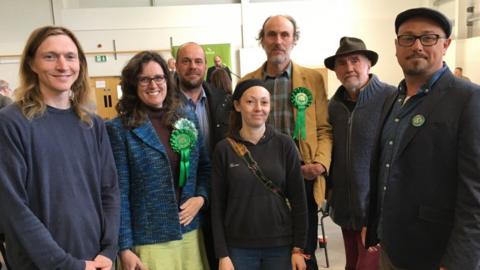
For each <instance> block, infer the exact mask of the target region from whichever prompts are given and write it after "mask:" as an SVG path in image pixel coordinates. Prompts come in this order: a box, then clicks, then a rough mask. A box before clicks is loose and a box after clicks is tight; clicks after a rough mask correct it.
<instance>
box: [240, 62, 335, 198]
mask: <svg viewBox="0 0 480 270" xmlns="http://www.w3.org/2000/svg"><path fill="white" fill-rule="evenodd" d="M264 66H265V64H264V65H262V66H261V67H260V68H259V69H257V70H255V71H254V72H251V73H249V74H247V75H245V76H244V77H243V78H242V79H241V81H243V80H247V79H253V78H255V79H260V80H263V71H264ZM292 87H293V89H295V88H297V87H305V88H307V89H309V90H310V91H311V92H312V95H313V103H312V105H310V106H309V107H308V108H307V110H306V113H305V121H306V131H307V137H306V140H300V141H299V147H300V155H301V158H302V160H303V162H304V163H305V164H311V163H320V164H322V165H323V166H325V168H326V169H327V172H328V170H329V169H330V161H331V154H332V127H331V126H330V124H329V123H328V100H327V92H326V89H325V84H324V82H323V77H322V75H321V74H320V72H318V71H316V70H314V69H310V68H305V67H302V66H299V65H297V64H295V63H293V62H292ZM293 114H294V117H295V119H296V117H297V110H296V109H293ZM325 189H326V184H325V177H324V176H323V175H322V176H319V177H317V179H316V180H315V183H314V196H315V201H316V202H317V204H318V205H322V204H323V202H324V200H325Z"/></svg>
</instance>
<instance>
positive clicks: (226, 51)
mask: <svg viewBox="0 0 480 270" xmlns="http://www.w3.org/2000/svg"><path fill="white" fill-rule="evenodd" d="M200 46H202V48H203V50H204V51H205V58H206V59H207V69H208V68H209V67H211V66H213V65H214V62H213V58H214V57H215V56H217V55H218V56H220V58H222V63H223V64H224V65H226V66H228V67H229V68H230V70H231V69H232V65H231V56H230V44H200ZM178 47H180V46H173V47H172V55H173V57H175V58H176V57H177V51H178Z"/></svg>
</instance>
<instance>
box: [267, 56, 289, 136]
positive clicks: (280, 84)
mask: <svg viewBox="0 0 480 270" xmlns="http://www.w3.org/2000/svg"><path fill="white" fill-rule="evenodd" d="M266 68H267V65H265V67H264V71H263V80H264V81H265V86H266V88H267V90H268V91H269V92H270V95H271V108H270V116H269V117H268V124H270V125H272V126H273V127H274V128H275V129H277V130H279V131H280V132H282V133H284V134H287V135H289V136H292V134H293V128H294V126H295V123H294V119H293V107H292V104H291V103H290V93H291V92H292V75H291V74H292V63H291V62H290V64H288V66H287V68H286V69H285V71H283V72H282V73H281V74H279V75H277V76H271V75H269V74H267V71H266Z"/></svg>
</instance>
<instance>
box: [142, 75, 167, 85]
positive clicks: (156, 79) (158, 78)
mask: <svg viewBox="0 0 480 270" xmlns="http://www.w3.org/2000/svg"><path fill="white" fill-rule="evenodd" d="M164 80H165V75H157V76H154V77H147V76H145V77H139V78H138V84H139V85H141V86H148V85H150V83H151V82H152V81H153V82H155V83H156V84H160V83H162V82H163V81H164Z"/></svg>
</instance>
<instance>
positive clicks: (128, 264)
mask: <svg viewBox="0 0 480 270" xmlns="http://www.w3.org/2000/svg"><path fill="white" fill-rule="evenodd" d="M120 261H121V263H122V269H123V270H148V268H147V267H146V266H145V265H143V263H142V261H141V260H140V258H138V256H137V255H136V254H135V253H133V251H131V250H129V249H125V250H122V251H120ZM109 270H110V269H109Z"/></svg>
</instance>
